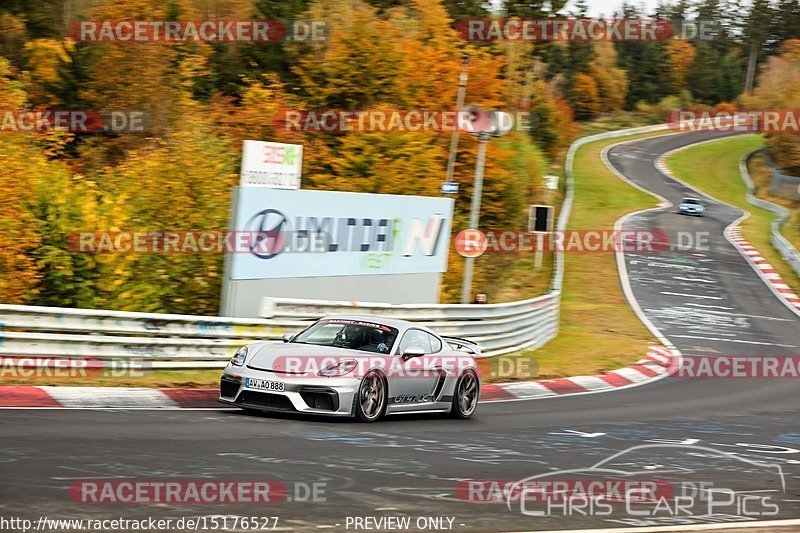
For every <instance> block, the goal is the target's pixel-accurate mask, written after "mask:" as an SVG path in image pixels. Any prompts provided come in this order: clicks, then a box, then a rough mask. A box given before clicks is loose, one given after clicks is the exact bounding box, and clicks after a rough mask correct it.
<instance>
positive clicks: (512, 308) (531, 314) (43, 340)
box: [0, 125, 666, 369]
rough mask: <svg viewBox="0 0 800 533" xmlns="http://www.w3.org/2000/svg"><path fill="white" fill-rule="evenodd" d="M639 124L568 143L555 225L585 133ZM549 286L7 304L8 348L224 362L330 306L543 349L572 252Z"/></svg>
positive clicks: (487, 345)
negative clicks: (239, 310) (394, 296)
mask: <svg viewBox="0 0 800 533" xmlns="http://www.w3.org/2000/svg"><path fill="white" fill-rule="evenodd" d="M665 128H666V126H665V125H658V126H647V127H644V128H633V129H630V130H622V131H615V132H609V133H602V134H598V135H592V136H590V137H585V138H582V139H578V140H577V141H575V142H574V143H573V144H572V145H571V146H570V149H569V151H568V153H567V161H566V167H565V174H566V180H565V181H566V193H565V197H564V202H563V204H562V207H561V211H560V213H559V217H558V223H557V225H556V229H557V230H559V231H564V230H566V227H567V222H568V220H569V215H570V211H571V208H572V202H573V183H574V176H573V173H572V166H573V163H574V159H575V154H576V152H577V150H578V149H579V148H580V147H581V146H583V145H584V144H586V143H590V142H594V141H598V140H604V139H611V138H616V137H622V136H626V135H633V134H637V133H647V132H651V131H657V130H660V129H665ZM555 262H556V264H555V268H554V272H553V279H552V282H551V289H550V291H549V292H548V293H546V294H544V295H542V296H539V297H536V298H531V299H528V300H522V301H518V302H509V303H497V304H420V305H416V304H409V305H394V304H385V303H365V302H333V301H314V300H296V299H288V298H269V299H265V301H264V304H263V305H262V312H261V313H260V314H261V316H262V318H261V319H240V318H224V317H205V316H193V315H171V314H158V313H131V312H123V311H101V310H91V309H69V308H60V307H36V306H20V305H0V357H15V358H20V357H23V358H28V357H52V358H55V359H59V358H62V359H63V358H89V359H98V360H126V361H132V360H136V361H143V362H145V363H146V365H148V366H151V367H152V368H185V369H190V368H221V367H222V366H223V364H224V361H226V360H227V359H229V358H230V356H231V355H232V353H233V351H234V350H235V348H236V347H237V346H240V345H242V344H245V343H249V342H254V341H256V340H266V341H277V340H279V339H280V338H281V336H282V335H283V334H284V333H292V332H296V331H299V330H300V329H302V328H304V327H305V326H307V325H308V324H309V323H311V321H312V320H315V319H317V318H319V317H320V316H323V315H327V314H348V313H350V314H375V315H384V316H391V317H395V318H403V319H407V320H411V321H414V322H419V323H422V324H424V325H426V326H429V327H431V328H432V329H434V330H435V331H436V332H438V333H440V334H442V335H449V336H455V337H463V338H466V339H469V340H472V341H474V342H477V343H478V344H479V346H480V348H481V352H482V355H483V356H489V357H490V356H496V355H501V354H505V353H510V352H515V351H519V350H522V349H535V348H538V347H540V346H542V345H543V344H545V343H547V342H548V341H550V340H551V339H553V338H554V337H555V336H556V334H557V333H558V320H559V308H560V299H561V286H562V284H563V280H564V258H563V254H562V253H561V252H556V254H555Z"/></svg>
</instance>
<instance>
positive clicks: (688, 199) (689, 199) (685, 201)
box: [683, 198, 700, 205]
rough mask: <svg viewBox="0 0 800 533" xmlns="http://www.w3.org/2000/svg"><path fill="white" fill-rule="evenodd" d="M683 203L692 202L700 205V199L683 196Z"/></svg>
mask: <svg viewBox="0 0 800 533" xmlns="http://www.w3.org/2000/svg"><path fill="white" fill-rule="evenodd" d="M683 203H685V204H693V205H700V200H696V199H694V198H684V199H683Z"/></svg>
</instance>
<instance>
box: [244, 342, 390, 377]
mask: <svg viewBox="0 0 800 533" xmlns="http://www.w3.org/2000/svg"><path fill="white" fill-rule="evenodd" d="M380 355H381V354H372V353H369V352H360V351H358V350H348V349H347V348H336V347H333V346H316V345H313V344H299V343H292V342H281V343H269V344H268V343H263V344H260V345H259V346H258V348H257V349H256V350H255V355H253V356H252V357H251V358H250V359H249V360H248V361H247V366H249V367H251V368H255V369H259V370H272V371H274V370H277V371H284V372H285V371H286V370H287V369H289V370H291V369H297V368H307V367H311V368H313V367H316V368H319V367H324V366H326V365H328V364H331V363H334V362H336V361H339V360H341V359H353V358H355V357H358V358H361V357H370V356H378V357H380ZM303 373H305V372H303Z"/></svg>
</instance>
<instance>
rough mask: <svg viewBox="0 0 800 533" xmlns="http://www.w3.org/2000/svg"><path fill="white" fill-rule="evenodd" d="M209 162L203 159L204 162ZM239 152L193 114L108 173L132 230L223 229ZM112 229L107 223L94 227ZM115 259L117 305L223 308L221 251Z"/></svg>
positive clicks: (125, 225)
mask: <svg viewBox="0 0 800 533" xmlns="http://www.w3.org/2000/svg"><path fill="white" fill-rule="evenodd" d="M198 162H202V164H198ZM237 182H238V175H237V174H236V158H235V156H234V155H233V153H232V152H231V150H230V149H229V146H228V143H227V141H226V140H224V139H221V138H219V137H218V136H216V135H215V134H214V132H213V131H212V128H211V125H210V123H209V122H208V121H207V120H206V119H204V118H203V117H201V116H198V115H192V114H190V115H188V116H186V117H184V122H183V124H182V125H181V127H180V128H179V129H177V130H176V131H174V132H172V133H171V134H170V135H169V136H167V137H166V138H164V139H162V140H159V141H153V142H151V143H150V144H148V145H147V146H145V147H142V148H139V149H137V150H134V151H133V152H131V153H130V154H129V155H128V157H127V158H126V159H125V161H124V162H123V163H122V164H120V165H119V166H118V167H117V168H114V169H111V170H109V171H108V173H107V174H106V175H105V176H104V183H105V184H106V185H105V186H106V187H108V188H109V195H111V196H114V197H122V198H124V199H125V210H126V213H125V218H120V219H119V221H118V222H117V224H118V225H119V226H118V227H114V226H111V227H110V229H112V230H113V229H119V230H125V231H146V232H151V231H198V232H199V231H208V230H212V231H213V230H219V231H223V230H225V229H226V228H227V222H228V221H227V217H228V206H229V205H230V194H231V188H232V187H233V186H234V185H235V184H236V183H237ZM93 229H105V228H93ZM107 260H108V261H111V262H113V263H114V276H113V277H112V279H113V280H114V284H115V287H112V288H109V289H110V290H112V291H113V292H114V295H115V296H114V297H115V300H114V302H113V306H114V308H116V309H123V310H131V311H133V310H138V311H152V312H173V313H188V314H215V313H216V312H217V309H218V306H219V290H220V286H221V278H222V268H223V256H222V255H220V254H209V253H199V254H177V253H168V254H152V253H146V254H145V253H131V254H115V255H113V256H109V257H108V259H107Z"/></svg>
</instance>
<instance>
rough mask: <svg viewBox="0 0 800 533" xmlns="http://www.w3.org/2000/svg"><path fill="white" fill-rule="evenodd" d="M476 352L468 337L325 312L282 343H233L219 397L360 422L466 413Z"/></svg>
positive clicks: (473, 400) (250, 407)
mask: <svg viewBox="0 0 800 533" xmlns="http://www.w3.org/2000/svg"><path fill="white" fill-rule="evenodd" d="M478 355H480V350H479V348H478V345H477V344H475V343H474V342H471V341H468V340H464V339H458V338H454V337H442V336H440V335H437V334H436V333H434V332H433V331H431V330H430V329H428V328H426V327H424V326H420V325H418V324H414V323H412V322H407V321H405V320H393V319H389V318H381V317H373V316H352V315H348V316H330V317H325V318H322V319H320V320H318V321H317V322H315V323H314V324H312V325H311V326H309V327H308V328H306V329H304V330H303V331H301V332H300V333H298V334H297V335H292V336H290V335H286V336H284V339H283V342H282V343H281V342H277V343H275V342H273V343H267V342H256V343H253V344H248V345H247V346H243V347H241V348H239V349H238V350H237V351H236V354H235V355H234V356H233V359H231V361H230V362H229V363H228V365H227V366H226V367H225V370H224V371H223V373H222V378H221V379H220V397H219V400H220V401H221V402H223V403H227V404H232V405H236V406H239V407H241V408H243V409H245V410H246V411H295V412H302V413H313V414H321V415H335V416H354V417H356V418H357V419H358V420H361V421H364V422H374V421H376V420H378V419H380V418H381V417H382V416H384V415H387V414H396V413H409V412H447V413H450V414H451V415H452V416H454V417H456V418H462V419H465V418H470V417H471V416H472V415H473V414H474V413H475V408H476V407H477V405H478V399H479V396H480V386H481V383H480V374H479V370H478V365H477V363H476V361H475V356H478Z"/></svg>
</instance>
